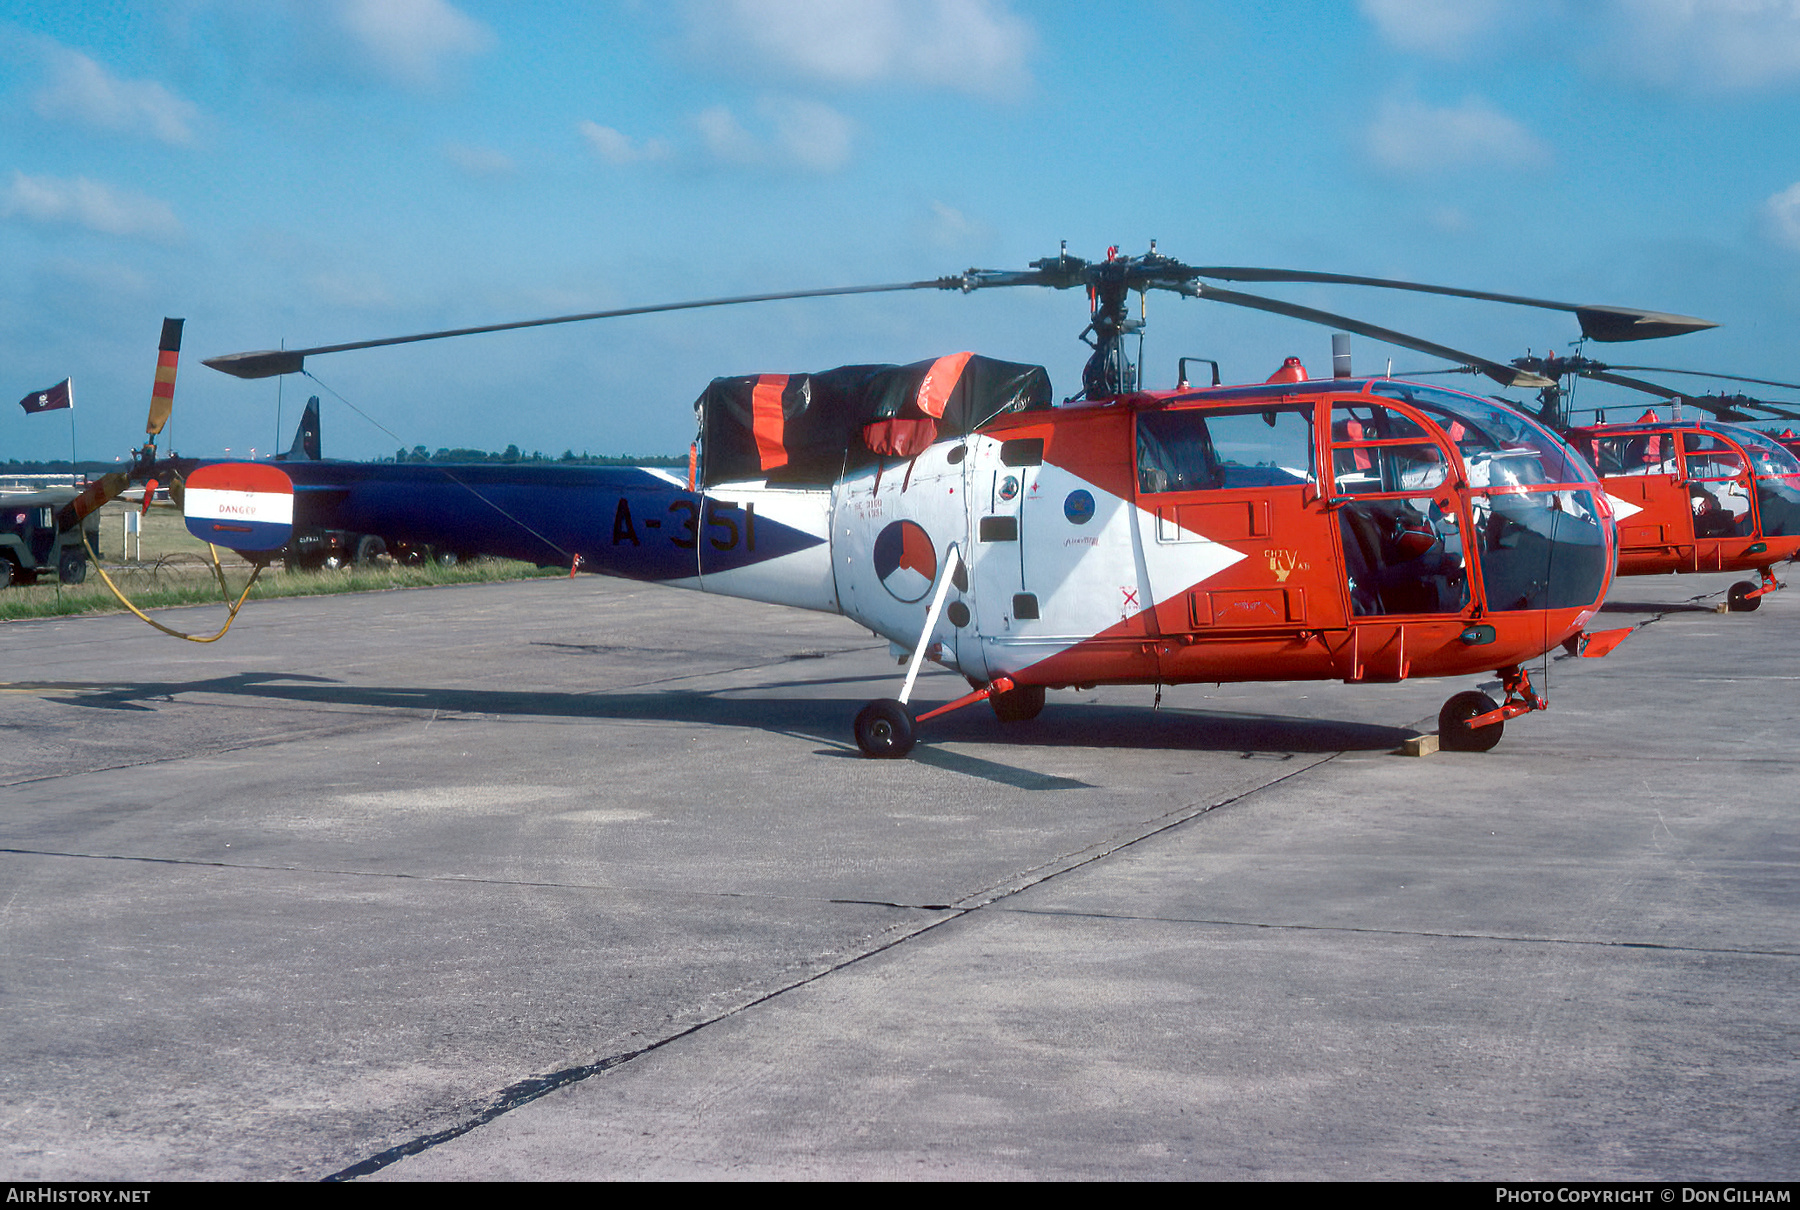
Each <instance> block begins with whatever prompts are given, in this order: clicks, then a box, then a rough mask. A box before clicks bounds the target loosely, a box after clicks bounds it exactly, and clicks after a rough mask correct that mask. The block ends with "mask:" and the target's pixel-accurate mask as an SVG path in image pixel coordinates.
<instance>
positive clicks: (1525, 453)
mask: <svg viewBox="0 0 1800 1210" xmlns="http://www.w3.org/2000/svg"><path fill="white" fill-rule="evenodd" d="M1368 389H1369V393H1370V394H1372V395H1385V396H1388V397H1389V398H1392V399H1401V400H1405V401H1406V402H1407V403H1410V404H1412V405H1413V406H1414V407H1416V408H1418V409H1419V410H1420V411H1422V412H1424V413H1425V414H1426V415H1428V416H1430V417H1431V418H1432V420H1434V421H1435V422H1437V423H1438V424H1439V425H1441V426H1442V427H1443V429H1444V431H1445V432H1446V433H1448V434H1449V435H1450V439H1451V440H1452V441H1454V442H1455V443H1456V448H1457V449H1458V450H1460V451H1461V452H1462V456H1463V461H1464V462H1466V463H1467V464H1468V466H1469V482H1470V485H1471V486H1473V487H1487V486H1490V485H1491V486H1494V487H1513V486H1526V485H1528V484H1533V483H1592V482H1593V477H1592V476H1591V475H1590V474H1589V472H1588V470H1587V468H1586V467H1584V466H1582V465H1581V463H1580V460H1579V459H1572V458H1570V457H1569V449H1568V447H1567V446H1565V445H1564V444H1563V443H1562V442H1561V441H1560V440H1558V439H1557V437H1556V435H1555V434H1553V433H1551V432H1550V430H1549V429H1547V428H1545V427H1543V426H1542V425H1540V424H1538V423H1537V422H1536V421H1535V420H1531V419H1529V418H1527V417H1526V416H1524V415H1523V414H1521V413H1519V412H1515V411H1513V410H1512V409H1511V408H1509V407H1505V406H1503V405H1501V404H1498V403H1494V402H1491V401H1489V400H1486V399H1478V398H1476V397H1475V396H1473V395H1463V394H1459V393H1457V392H1455V391H1446V390H1442V389H1440V388H1438V387H1427V386H1420V385H1419V384H1418V383H1414V382H1396V381H1393V380H1391V379H1383V380H1379V381H1376V382H1371V383H1370V384H1369V387H1368Z"/></svg>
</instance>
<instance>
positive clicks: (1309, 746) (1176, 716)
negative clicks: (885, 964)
mask: <svg viewBox="0 0 1800 1210" xmlns="http://www.w3.org/2000/svg"><path fill="white" fill-rule="evenodd" d="M868 679H869V678H860V677H844V678H833V679H825V680H819V681H796V682H786V683H778V684H775V685H758V686H756V687H754V688H753V689H728V690H713V691H697V690H689V689H659V690H654V691H649V692H645V691H641V690H640V691H636V692H632V691H620V692H605V691H602V692H593V693H567V692H557V691H551V690H495V689H433V688H418V687H408V688H383V687H381V686H370V685H345V684H342V683H339V682H337V681H334V680H332V679H331V678H329V677H320V676H310V675H306V674H303V673H283V672H243V673H236V674H233V675H231V676H222V677H214V678H207V679H198V680H191V681H155V682H152V681H143V682H121V681H113V682H75V681H58V682H39V683H35V684H23V683H15V684H12V685H10V686H9V688H11V689H14V690H24V691H28V692H37V693H41V694H42V695H43V696H44V697H45V698H46V699H47V700H51V701H57V702H61V703H63V704H66V705H71V706H81V707H85V708H87V709H91V710H128V711H137V710H154V709H156V706H157V704H158V703H164V702H172V701H174V700H176V699H177V698H182V697H187V696H190V695H198V694H205V695H215V696H225V697H244V698H262V699H271V700H277V701H288V702H300V703H313V704H317V705H321V706H339V707H342V706H360V707H366V708H370V709H381V710H410V711H436V712H437V713H438V715H439V716H440V718H441V717H442V716H443V715H451V716H456V715H472V716H497V717H510V716H519V717H532V718H553V719H554V718H561V719H595V720H608V719H615V720H621V721H625V720H630V721H639V720H646V719H649V720H656V721H661V722H671V723H694V724H701V725H706V726H719V727H741V728H747V729H751V730H758V731H766V732H771V733H775V734H783V735H792V736H797V737H802V738H809V739H815V740H818V741H820V742H822V743H825V744H827V745H830V747H831V748H832V749H833V750H836V751H841V752H844V753H845V754H847V755H854V754H855V747H854V745H853V743H852V741H851V722H852V719H853V717H854V715H855V713H856V711H857V710H858V709H860V708H861V707H862V705H863V702H864V700H865V699H863V698H862V697H860V696H858V697H856V698H853V699H852V700H850V701H845V700H842V699H831V698H817V697H793V698H779V697H768V696H743V695H745V694H749V693H754V694H759V695H760V694H767V693H768V692H769V691H770V690H771V689H775V690H779V689H782V688H786V687H790V686H797V685H804V686H807V687H809V688H817V687H818V686H819V685H822V684H845V683H857V682H862V681H866V680H868ZM880 679H881V681H883V682H885V681H887V680H888V678H880ZM954 684H955V686H956V688H957V689H960V688H961V685H962V682H961V681H960V680H956V681H954ZM936 688H937V687H936V686H933V685H931V684H930V682H924V683H922V684H921V690H922V692H921V694H920V696H919V698H918V699H916V700H915V702H914V705H915V706H916V707H918V708H920V709H926V708H929V707H930V706H932V705H935V704H937V700H936V699H937V693H936V692H935V690H936ZM1050 702H1051V704H1050V705H1049V706H1047V707H1046V709H1045V711H1044V713H1043V714H1042V715H1040V716H1039V717H1038V718H1037V719H1036V720H1035V721H1033V722H1029V723H1001V722H1000V721H999V720H998V719H996V718H995V717H994V715H993V713H992V712H991V711H990V710H989V709H988V708H987V707H985V706H972V707H968V708H966V709H964V710H960V711H957V712H956V713H954V714H949V715H945V716H944V717H942V718H941V719H933V720H932V721H931V722H929V723H927V724H926V725H925V726H924V727H923V728H922V733H921V739H922V740H923V741H924V742H925V743H938V742H955V743H978V744H992V743H999V742H1006V743H1009V744H1013V745H1016V746H1018V747H1020V748H1029V747H1077V748H1137V749H1151V750H1156V749H1161V750H1176V749H1187V750H1192V751H1199V752H1240V753H1242V754H1244V756H1245V757H1246V758H1257V757H1262V758H1268V757H1277V758H1279V757H1281V756H1284V755H1301V754H1323V753H1332V752H1345V751H1365V752H1368V751H1386V750H1390V749H1393V748H1396V747H1398V746H1399V745H1400V744H1401V743H1402V742H1403V741H1405V740H1406V739H1408V738H1409V737H1411V736H1412V735H1413V734H1414V732H1412V731H1410V730H1408V729H1406V728H1402V727H1389V726H1380V725H1377V724H1372V723H1360V722H1348V721H1344V720H1340V719H1316V718H1300V717H1287V716H1281V715H1265V714H1244V713H1235V712H1206V711H1197V710H1187V709H1171V708H1167V707H1165V708H1163V709H1160V710H1155V709H1152V708H1151V707H1149V706H1118V705H1101V704H1096V703H1083V702H1074V701H1067V702H1058V701H1057V695H1052V697H1051V699H1050Z"/></svg>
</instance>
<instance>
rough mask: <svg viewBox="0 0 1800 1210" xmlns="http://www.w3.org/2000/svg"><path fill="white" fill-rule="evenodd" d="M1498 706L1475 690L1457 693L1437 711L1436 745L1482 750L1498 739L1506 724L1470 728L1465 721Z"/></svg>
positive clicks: (1450, 749)
mask: <svg viewBox="0 0 1800 1210" xmlns="http://www.w3.org/2000/svg"><path fill="white" fill-rule="evenodd" d="M1499 708H1500V703H1498V702H1496V701H1495V700H1494V699H1493V698H1491V697H1489V696H1488V695H1487V694H1485V693H1481V692H1479V691H1477V690H1474V689H1471V690H1469V691H1468V692H1467V693H1459V694H1457V695H1456V696H1455V697H1453V698H1451V699H1450V700H1449V701H1447V702H1445V703H1444V708H1443V709H1442V710H1440V711H1438V747H1440V748H1442V749H1444V750H1445V751H1447V752H1486V751H1487V750H1488V749H1489V748H1492V747H1493V746H1494V745H1495V744H1497V743H1499V742H1500V736H1501V734H1502V733H1503V732H1504V731H1505V730H1506V724H1505V723H1503V722H1500V723H1489V724H1488V725H1487V726H1485V727H1471V726H1469V720H1470V719H1472V718H1475V717H1476V716H1477V715H1482V714H1486V713H1487V712H1488V711H1490V710H1498V709H1499Z"/></svg>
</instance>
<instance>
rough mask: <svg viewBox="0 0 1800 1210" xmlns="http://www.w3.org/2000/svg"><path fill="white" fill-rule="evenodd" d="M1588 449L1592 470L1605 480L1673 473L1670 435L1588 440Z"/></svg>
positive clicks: (1655, 434) (1673, 453) (1673, 464)
mask: <svg viewBox="0 0 1800 1210" xmlns="http://www.w3.org/2000/svg"><path fill="white" fill-rule="evenodd" d="M1589 446H1590V450H1589V452H1590V453H1591V454H1592V455H1593V459H1594V469H1595V470H1597V471H1599V472H1600V474H1601V475H1602V476H1605V477H1613V476H1618V475H1673V474H1674V473H1675V436H1674V434H1672V433H1619V434H1616V435H1613V436H1609V437H1594V438H1591V439H1590V441H1589Z"/></svg>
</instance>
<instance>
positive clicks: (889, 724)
mask: <svg viewBox="0 0 1800 1210" xmlns="http://www.w3.org/2000/svg"><path fill="white" fill-rule="evenodd" d="M856 746H857V747H858V748H861V749H862V753H863V755H864V756H872V757H874V758H876V759H877V760H899V759H900V758H901V757H902V756H905V755H906V754H907V753H908V752H911V751H912V749H913V720H912V712H911V711H910V710H908V709H907V708H906V707H905V706H903V705H901V704H900V703H899V702H896V701H894V700H893V699H892V698H882V699H881V700H880V701H878V702H870V703H869V704H868V705H866V706H864V707H863V708H862V710H861V711H859V712H858V713H857V716H856Z"/></svg>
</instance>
